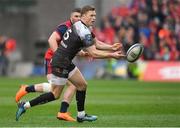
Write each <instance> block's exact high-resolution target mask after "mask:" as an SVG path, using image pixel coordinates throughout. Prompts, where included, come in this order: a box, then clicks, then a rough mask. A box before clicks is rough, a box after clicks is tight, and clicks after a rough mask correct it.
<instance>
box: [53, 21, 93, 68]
mask: <svg viewBox="0 0 180 128" xmlns="http://www.w3.org/2000/svg"><path fill="white" fill-rule="evenodd" d="M93 38H94V35H93V34H92V33H91V31H90V29H89V28H88V27H87V26H86V25H85V24H84V23H83V22H82V21H78V22H76V23H75V24H73V25H72V27H71V28H70V29H68V30H67V31H66V33H65V34H64V36H63V39H62V41H61V43H60V45H59V47H58V49H57V50H56V52H55V54H54V56H53V59H52V66H60V67H66V66H68V65H70V64H71V63H72V59H73V58H74V57H75V56H76V54H77V53H78V52H79V51H80V50H81V49H83V48H86V47H89V46H91V45H93Z"/></svg>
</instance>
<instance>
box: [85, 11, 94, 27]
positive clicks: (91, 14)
mask: <svg viewBox="0 0 180 128" xmlns="http://www.w3.org/2000/svg"><path fill="white" fill-rule="evenodd" d="M85 20H86V25H87V26H93V24H94V22H95V20H96V12H95V11H88V12H87V13H86V14H85Z"/></svg>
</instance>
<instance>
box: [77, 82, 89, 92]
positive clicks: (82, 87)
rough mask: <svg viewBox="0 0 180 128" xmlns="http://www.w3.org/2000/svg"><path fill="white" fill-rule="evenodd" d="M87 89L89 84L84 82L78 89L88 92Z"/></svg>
mask: <svg viewBox="0 0 180 128" xmlns="http://www.w3.org/2000/svg"><path fill="white" fill-rule="evenodd" d="M86 88H87V82H84V83H82V84H80V85H79V86H78V87H77V90H79V91H84V90H86Z"/></svg>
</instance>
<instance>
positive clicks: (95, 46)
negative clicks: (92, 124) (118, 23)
mask: <svg viewBox="0 0 180 128" xmlns="http://www.w3.org/2000/svg"><path fill="white" fill-rule="evenodd" d="M81 15H82V17H81V21H78V22H76V23H75V24H74V25H73V26H72V27H71V28H70V29H68V30H67V31H66V33H65V34H64V36H63V39H62V41H61V43H60V45H59V47H58V49H57V50H56V51H55V54H54V56H53V58H52V75H51V79H50V80H51V85H52V89H51V92H48V93H44V94H42V95H40V96H39V97H37V98H35V99H33V100H31V101H28V102H21V103H19V106H18V111H17V113H16V120H18V119H19V117H20V116H21V115H22V114H23V113H24V112H25V111H26V109H28V108H30V107H33V106H36V105H39V104H44V103H47V102H50V101H53V100H56V99H58V98H59V97H60V94H61V92H62V90H63V87H64V85H65V84H66V83H67V80H69V81H70V82H71V83H72V84H73V85H75V86H76V89H77V91H76V100H77V108H78V115H77V121H78V122H83V121H95V120H96V119H97V116H93V115H87V114H86V113H85V110H84V104H85V96H86V87H87V82H86V81H85V79H84V77H83V76H82V74H81V72H80V71H79V69H78V68H77V67H76V66H75V65H74V64H73V63H72V59H73V58H74V56H75V55H76V54H77V53H78V52H79V51H80V50H81V49H83V48H84V49H85V50H87V52H88V53H89V54H90V55H91V56H92V57H93V58H98V59H104V58H115V59H120V58H124V57H125V55H123V54H122V51H120V50H119V48H120V45H119V44H117V45H115V46H113V47H112V46H111V47H109V46H108V45H102V44H101V42H99V41H98V40H97V39H96V38H95V36H94V35H93V34H92V33H91V31H90V29H89V27H90V26H92V25H93V23H94V22H95V19H96V12H95V8H94V7H92V6H85V7H83V9H82V11H81ZM99 49H103V50H107V51H103V50H99ZM113 49H115V51H108V50H113Z"/></svg>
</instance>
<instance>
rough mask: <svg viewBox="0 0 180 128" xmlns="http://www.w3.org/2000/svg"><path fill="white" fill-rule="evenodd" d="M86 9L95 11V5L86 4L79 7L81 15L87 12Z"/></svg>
mask: <svg viewBox="0 0 180 128" xmlns="http://www.w3.org/2000/svg"><path fill="white" fill-rule="evenodd" d="M88 11H95V7H94V6H91V5H86V6H84V7H83V8H82V9H81V15H83V14H85V13H87V12H88Z"/></svg>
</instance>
